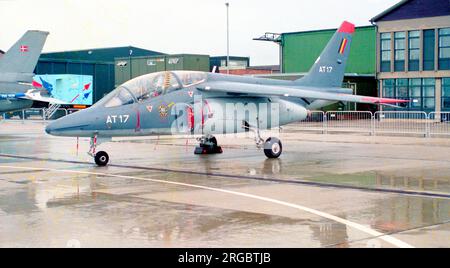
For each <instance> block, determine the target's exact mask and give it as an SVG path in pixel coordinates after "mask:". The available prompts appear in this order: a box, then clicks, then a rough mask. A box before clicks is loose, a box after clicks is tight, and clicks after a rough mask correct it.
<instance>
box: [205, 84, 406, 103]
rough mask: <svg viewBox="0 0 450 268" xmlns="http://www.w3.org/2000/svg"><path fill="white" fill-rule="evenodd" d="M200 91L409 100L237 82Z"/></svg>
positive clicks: (317, 97) (214, 85)
mask: <svg viewBox="0 0 450 268" xmlns="http://www.w3.org/2000/svg"><path fill="white" fill-rule="evenodd" d="M197 89H198V90H201V91H208V92H222V93H228V94H239V95H243V96H258V97H260V96H279V97H282V96H284V97H297V98H303V99H320V100H330V101H348V102H357V103H369V104H383V105H393V104H396V103H405V102H409V100H399V99H388V98H377V97H368V96H361V95H352V94H343V93H333V92H329V91H328V92H327V91H326V90H327V89H329V88H323V90H320V88H311V89H307V87H304V88H302V89H300V88H292V87H285V86H273V85H252V84H245V83H236V82H209V83H204V84H201V85H199V86H198V87H197Z"/></svg>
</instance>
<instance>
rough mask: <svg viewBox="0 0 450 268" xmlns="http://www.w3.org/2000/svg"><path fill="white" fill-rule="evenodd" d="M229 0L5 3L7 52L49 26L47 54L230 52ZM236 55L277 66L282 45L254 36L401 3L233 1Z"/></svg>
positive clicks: (333, 23) (1, 42)
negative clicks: (132, 49) (128, 49)
mask: <svg viewBox="0 0 450 268" xmlns="http://www.w3.org/2000/svg"><path fill="white" fill-rule="evenodd" d="M225 2H226V1H222V0H161V1H151V0H0V21H1V24H0V25H2V30H1V36H0V49H2V50H7V49H8V48H9V47H10V46H11V45H12V44H13V43H14V42H15V41H16V40H17V39H18V38H19V37H20V36H21V35H22V34H23V33H24V32H25V31H26V30H28V29H34V30H44V31H49V32H50V36H49V38H48V39H47V43H46V45H45V47H44V51H45V52H50V51H64V50H76V49H87V48H97V47H113V46H127V45H132V46H137V47H142V48H146V49H150V50H155V51H160V52H165V53H198V54H209V55H213V56H214V55H225V54H226V8H225ZM228 2H229V3H230V35H231V37H230V44H231V45H230V54H231V55H238V56H250V57H251V64H252V65H262V64H277V63H278V49H277V46H276V45H275V44H273V43H270V42H260V41H253V40H252V38H254V37H259V36H261V35H262V34H264V33H265V32H277V33H282V32H293V31H305V30H314V29H325V28H337V27H338V26H339V25H340V23H341V22H342V21H343V20H349V21H351V22H353V23H355V24H356V25H357V26H364V25H369V24H370V23H369V19H370V18H372V17H374V16H375V15H377V14H378V13H380V12H382V11H384V10H385V9H387V8H389V7H390V6H392V5H394V4H395V3H397V2H399V0H341V1H338V0H307V1H304V0H270V1H269V0H229V1H228Z"/></svg>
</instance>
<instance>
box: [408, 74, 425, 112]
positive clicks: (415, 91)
mask: <svg viewBox="0 0 450 268" xmlns="http://www.w3.org/2000/svg"><path fill="white" fill-rule="evenodd" d="M409 98H410V100H411V102H410V103H409V107H410V108H411V109H412V110H421V109H422V79H420V78H413V79H409Z"/></svg>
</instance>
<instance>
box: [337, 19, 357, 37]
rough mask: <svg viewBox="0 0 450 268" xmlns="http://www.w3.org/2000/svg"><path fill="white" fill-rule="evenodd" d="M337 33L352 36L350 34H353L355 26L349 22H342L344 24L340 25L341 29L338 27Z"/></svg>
mask: <svg viewBox="0 0 450 268" xmlns="http://www.w3.org/2000/svg"><path fill="white" fill-rule="evenodd" d="M338 32H340V33H350V34H352V33H354V32H355V24H353V23H350V22H348V21H344V22H343V23H342V24H341V27H339V30H338Z"/></svg>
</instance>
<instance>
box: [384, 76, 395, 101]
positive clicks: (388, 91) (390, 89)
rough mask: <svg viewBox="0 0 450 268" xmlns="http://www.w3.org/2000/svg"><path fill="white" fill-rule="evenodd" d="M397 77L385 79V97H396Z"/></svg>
mask: <svg viewBox="0 0 450 268" xmlns="http://www.w3.org/2000/svg"><path fill="white" fill-rule="evenodd" d="M394 89H395V79H385V80H383V97H384V98H395V94H394V93H395V91H394Z"/></svg>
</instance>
